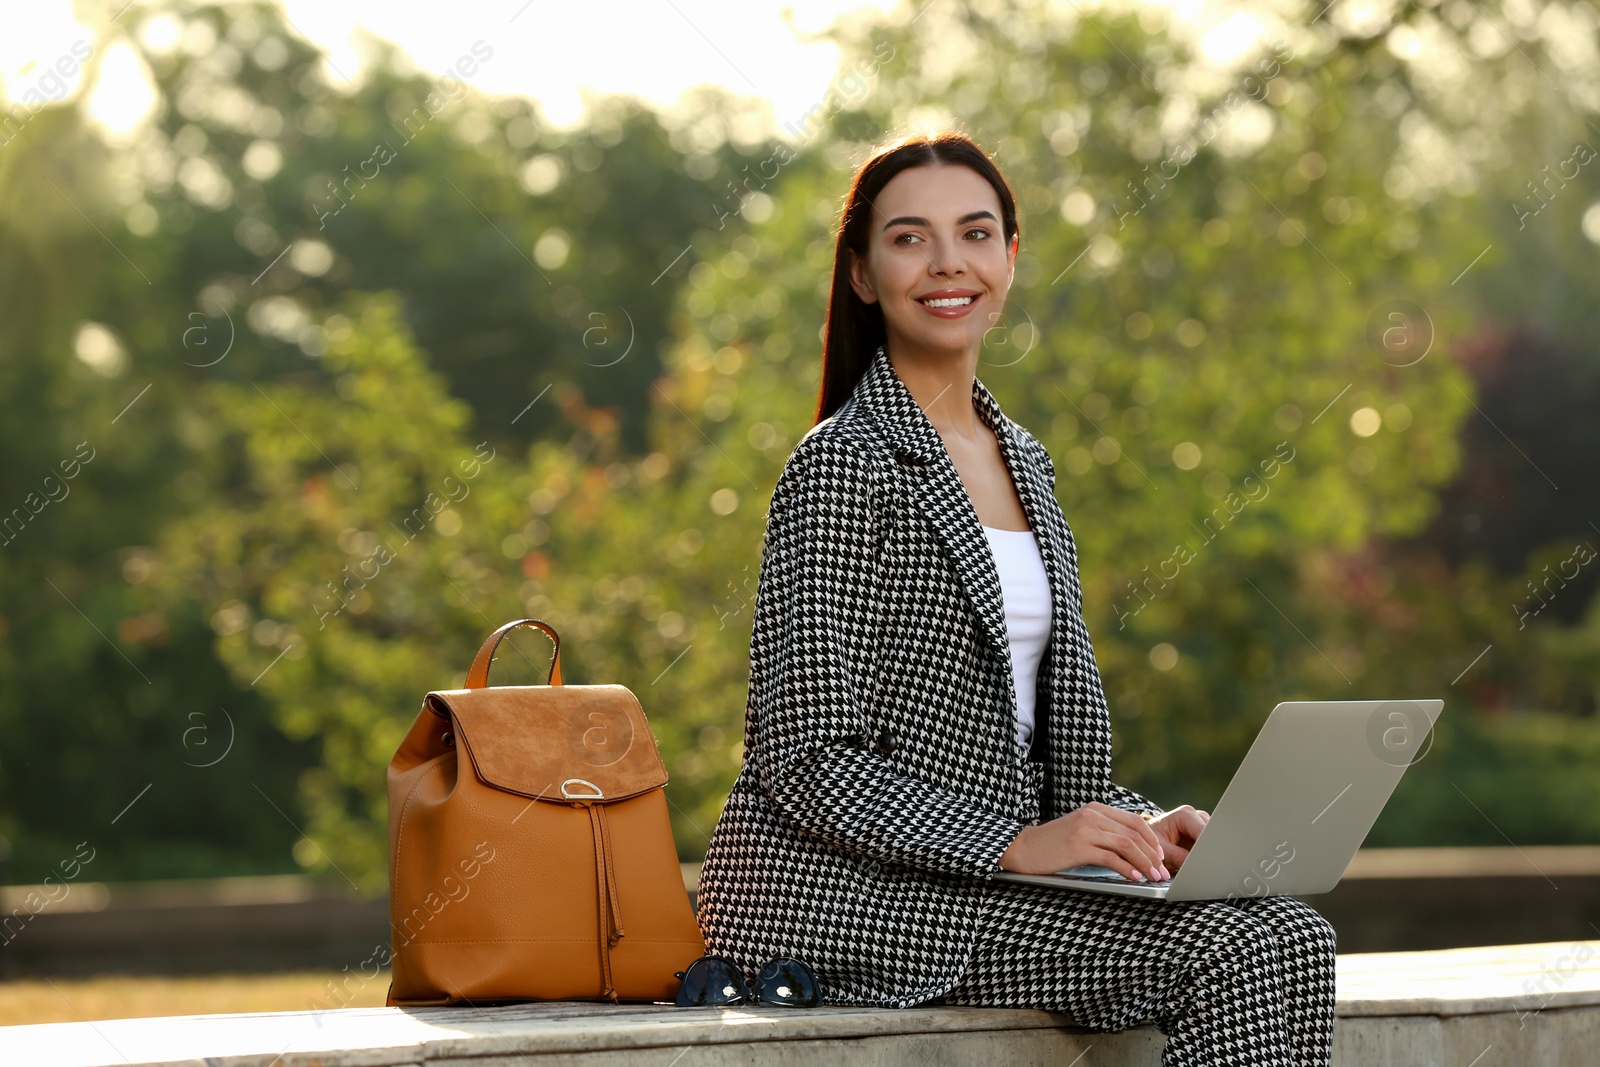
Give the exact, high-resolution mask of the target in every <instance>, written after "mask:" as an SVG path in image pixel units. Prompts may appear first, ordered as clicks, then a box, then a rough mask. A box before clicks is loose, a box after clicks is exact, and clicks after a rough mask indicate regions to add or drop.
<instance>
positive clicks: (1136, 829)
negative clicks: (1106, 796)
mask: <svg viewBox="0 0 1600 1067" xmlns="http://www.w3.org/2000/svg"><path fill="white" fill-rule="evenodd" d="M1095 814H1097V815H1099V816H1100V818H1101V819H1102V820H1103V822H1102V826H1103V828H1104V833H1106V834H1107V835H1108V837H1109V838H1110V841H1111V842H1112V843H1113V844H1112V847H1113V849H1114V850H1115V851H1117V853H1118V854H1119V855H1120V856H1121V857H1122V858H1123V859H1125V860H1126V861H1127V862H1129V863H1131V864H1133V865H1134V866H1135V867H1137V868H1138V870H1139V873H1140V874H1141V875H1143V876H1144V878H1145V879H1146V880H1149V881H1161V880H1164V879H1165V878H1167V877H1168V874H1169V872H1167V871H1165V870H1164V869H1163V866H1162V854H1163V844H1162V840H1161V837H1160V835H1159V834H1157V833H1156V832H1155V830H1154V829H1152V828H1151V826H1150V824H1149V823H1148V822H1146V821H1145V820H1143V819H1141V818H1140V817H1139V816H1137V815H1135V814H1134V813H1133V812H1131V811H1124V810H1123V809H1121V808H1113V807H1111V806H1110V805H1109V804H1101V805H1099V807H1098V808H1097V809H1096V811H1095ZM1114 869H1120V868H1114Z"/></svg>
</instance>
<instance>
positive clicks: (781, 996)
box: [756, 956, 822, 1008]
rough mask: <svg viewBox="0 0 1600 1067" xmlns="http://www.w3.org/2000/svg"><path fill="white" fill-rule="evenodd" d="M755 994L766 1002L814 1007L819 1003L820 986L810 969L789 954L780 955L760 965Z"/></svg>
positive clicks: (820, 999)
mask: <svg viewBox="0 0 1600 1067" xmlns="http://www.w3.org/2000/svg"><path fill="white" fill-rule="evenodd" d="M756 996H757V998H758V999H760V1000H761V1001H762V1002H763V1003H766V1004H781V1005H783V1006H785V1007H789V1008H815V1007H817V1006H818V1005H820V1004H821V1003H822V987H821V986H820V985H819V984H818V983H817V976H816V975H814V974H812V973H811V968H809V967H807V966H806V965H805V964H804V963H801V962H800V961H799V960H797V959H795V958H794V957H792V956H779V957H777V958H775V959H773V960H770V961H768V963H767V965H766V966H765V967H763V968H761V977H760V978H758V979H757V980H756Z"/></svg>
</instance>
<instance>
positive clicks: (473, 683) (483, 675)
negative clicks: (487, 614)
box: [467, 619, 561, 689]
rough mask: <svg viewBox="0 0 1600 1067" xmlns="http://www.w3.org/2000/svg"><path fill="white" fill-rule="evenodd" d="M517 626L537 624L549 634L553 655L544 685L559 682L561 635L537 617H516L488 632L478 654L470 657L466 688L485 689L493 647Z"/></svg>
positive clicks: (496, 646)
mask: <svg viewBox="0 0 1600 1067" xmlns="http://www.w3.org/2000/svg"><path fill="white" fill-rule="evenodd" d="M518 626H537V627H538V628H539V629H541V630H543V631H544V632H545V633H547V634H549V635H550V640H551V641H553V642H554V643H555V646H556V651H555V656H554V657H553V658H552V659H551V660H550V677H549V680H548V681H546V683H545V684H546V685H560V684H561V635H560V634H558V633H556V631H555V628H554V627H552V626H551V625H550V624H549V623H546V622H543V621H541V620H539V619H517V620H515V621H513V622H508V623H506V624H505V625H504V626H502V627H500V628H499V629H498V630H496V631H495V632H494V633H492V634H490V635H489V636H488V638H487V639H486V640H485V641H484V642H483V647H481V648H479V649H478V654H477V655H476V656H474V657H473V658H472V669H471V670H469V671H467V688H468V689H486V688H488V685H489V664H490V663H491V662H492V661H493V660H494V653H495V649H497V648H499V647H500V642H501V641H503V640H504V639H505V636H506V634H508V633H510V632H511V631H512V630H515V629H516V628H517V627H518Z"/></svg>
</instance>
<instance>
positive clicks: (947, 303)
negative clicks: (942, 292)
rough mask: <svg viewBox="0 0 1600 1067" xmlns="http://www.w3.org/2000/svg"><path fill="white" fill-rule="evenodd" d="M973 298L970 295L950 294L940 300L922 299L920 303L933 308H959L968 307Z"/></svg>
mask: <svg viewBox="0 0 1600 1067" xmlns="http://www.w3.org/2000/svg"><path fill="white" fill-rule="evenodd" d="M973 299H974V298H973V297H970V296H949V297H941V298H940V299H938V300H920V301H918V303H920V304H923V305H924V306H926V307H931V308H958V307H966V306H967V305H968V304H970V303H972V301H973Z"/></svg>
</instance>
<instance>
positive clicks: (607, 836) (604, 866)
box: [575, 803, 624, 1003]
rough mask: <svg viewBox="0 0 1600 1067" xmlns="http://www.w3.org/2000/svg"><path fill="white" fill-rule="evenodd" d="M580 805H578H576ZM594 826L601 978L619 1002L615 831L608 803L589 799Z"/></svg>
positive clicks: (619, 915)
mask: <svg viewBox="0 0 1600 1067" xmlns="http://www.w3.org/2000/svg"><path fill="white" fill-rule="evenodd" d="M575 806H576V805H575ZM582 806H583V807H586V808H588V809H589V824H590V829H591V830H592V831H593V833H594V869H595V891H596V893H597V894H598V899H597V900H596V901H595V905H596V911H597V912H598V914H599V917H600V978H601V981H602V982H604V983H605V993H604V995H605V996H608V997H610V998H611V1000H612V1001H613V1002H614V1003H615V1002H617V1000H618V997H617V990H616V987H615V986H614V985H613V983H612V979H611V947H612V946H613V945H615V944H616V943H617V939H618V938H620V937H622V936H623V934H624V930H623V929H622V904H621V901H620V895H619V893H618V890H617V870H616V862H615V860H614V859H613V858H612V854H611V831H610V829H609V827H608V826H607V825H606V811H605V805H603V804H595V803H588V804H584V805H582Z"/></svg>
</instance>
